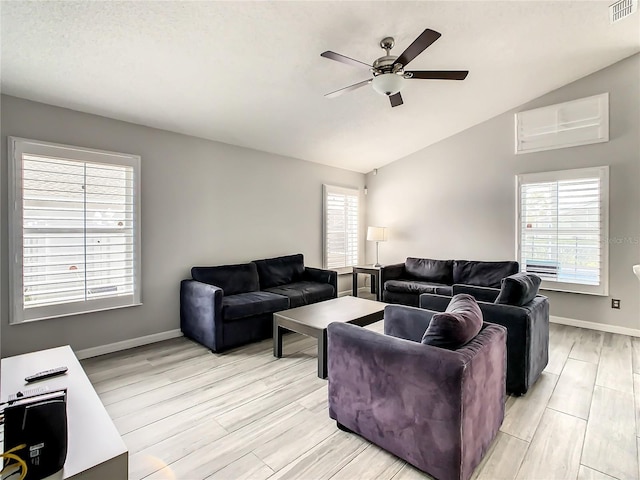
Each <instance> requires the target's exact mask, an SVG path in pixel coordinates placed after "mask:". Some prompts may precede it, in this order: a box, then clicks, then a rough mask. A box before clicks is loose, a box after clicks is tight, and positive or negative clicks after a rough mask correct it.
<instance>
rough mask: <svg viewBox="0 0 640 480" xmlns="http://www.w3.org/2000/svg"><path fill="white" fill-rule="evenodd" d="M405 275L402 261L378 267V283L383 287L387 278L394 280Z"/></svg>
mask: <svg viewBox="0 0 640 480" xmlns="http://www.w3.org/2000/svg"><path fill="white" fill-rule="evenodd" d="M404 275H405V268H404V263H396V264H394V265H384V266H382V267H380V285H382V287H383V288H384V284H385V282H386V281H387V280H396V279H398V278H402V277H403V276H404Z"/></svg>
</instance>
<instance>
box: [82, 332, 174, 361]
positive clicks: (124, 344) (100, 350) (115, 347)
mask: <svg viewBox="0 0 640 480" xmlns="http://www.w3.org/2000/svg"><path fill="white" fill-rule="evenodd" d="M181 336H182V331H181V330H180V329H179V328H176V329H175V330H169V331H168V332H160V333H153V334H151V335H145V336H144V337H137V338H130V339H129V340H123V341H121V342H115V343H109V344H107V345H100V346H98V347H91V348H85V349H84V350H78V351H76V352H75V354H76V357H78V359H80V360H82V359H84V358H91V357H97V356H98V355H105V354H107V353H113V352H119V351H120V350H127V349H128V348H133V347H140V346H141V345H148V344H149V343H155V342H161V341H163V340H169V339H170V338H177V337H181Z"/></svg>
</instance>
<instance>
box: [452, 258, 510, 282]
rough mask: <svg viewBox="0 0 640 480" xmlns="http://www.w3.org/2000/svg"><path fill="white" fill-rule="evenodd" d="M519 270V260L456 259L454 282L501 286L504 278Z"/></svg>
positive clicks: (454, 263)
mask: <svg viewBox="0 0 640 480" xmlns="http://www.w3.org/2000/svg"><path fill="white" fill-rule="evenodd" d="M518 270H519V265H518V262H512V261H509V262H477V261H470V260H455V261H454V262H453V283H463V284H466V285H478V286H479V287H493V288H500V282H501V281H502V279H503V278H504V277H508V276H509V275H513V274H514V273H518Z"/></svg>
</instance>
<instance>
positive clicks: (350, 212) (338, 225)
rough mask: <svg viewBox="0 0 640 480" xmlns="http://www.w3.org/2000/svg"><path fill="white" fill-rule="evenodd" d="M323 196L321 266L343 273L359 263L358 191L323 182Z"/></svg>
mask: <svg viewBox="0 0 640 480" xmlns="http://www.w3.org/2000/svg"><path fill="white" fill-rule="evenodd" d="M323 196H324V268H329V269H331V270H338V271H344V272H346V271H347V270H348V269H347V268H346V267H351V266H353V265H357V264H358V243H359V242H358V236H359V235H358V232H359V225H358V215H359V209H358V201H359V197H360V192H359V191H358V190H357V189H353V188H341V187H333V186H330V185H324V188H323ZM349 271H350V270H349Z"/></svg>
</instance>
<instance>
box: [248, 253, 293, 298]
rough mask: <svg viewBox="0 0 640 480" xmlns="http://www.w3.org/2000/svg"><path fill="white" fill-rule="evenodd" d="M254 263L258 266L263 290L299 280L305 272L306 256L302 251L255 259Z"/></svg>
mask: <svg viewBox="0 0 640 480" xmlns="http://www.w3.org/2000/svg"><path fill="white" fill-rule="evenodd" d="M253 263H255V265H256V267H257V268H258V277H259V278H260V287H261V288H262V290H266V289H268V288H271V287H277V286H280V285H286V284H288V283H293V282H297V281H298V280H301V279H302V275H303V273H304V257H303V256H302V254H301V253H298V254H296V255H286V256H284V257H276V258H266V259H264V260H254V261H253Z"/></svg>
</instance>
